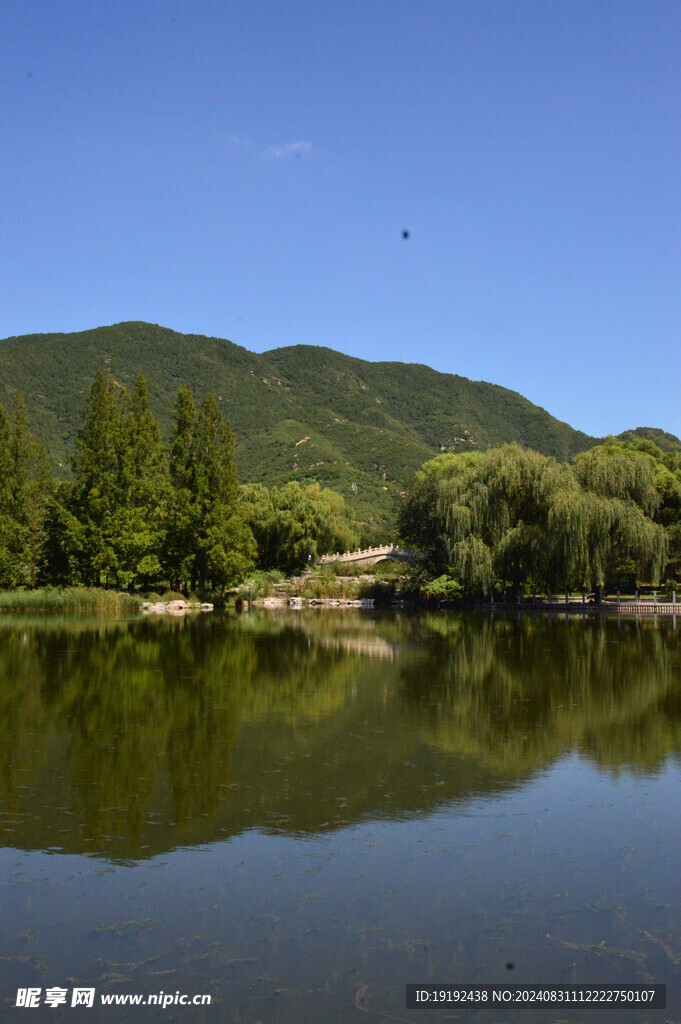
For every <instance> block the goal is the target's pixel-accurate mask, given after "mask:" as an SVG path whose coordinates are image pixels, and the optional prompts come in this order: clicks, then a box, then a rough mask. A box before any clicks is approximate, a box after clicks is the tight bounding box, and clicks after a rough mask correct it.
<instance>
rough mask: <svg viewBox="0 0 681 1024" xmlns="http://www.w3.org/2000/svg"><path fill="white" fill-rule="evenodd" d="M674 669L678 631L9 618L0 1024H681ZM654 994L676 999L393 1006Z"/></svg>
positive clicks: (321, 615) (318, 615)
mask: <svg viewBox="0 0 681 1024" xmlns="http://www.w3.org/2000/svg"><path fill="white" fill-rule="evenodd" d="M680 654H681V625H680V628H679V630H678V631H677V630H675V629H674V628H673V624H672V623H671V622H670V621H662V620H660V621H659V622H658V623H653V622H650V623H641V624H637V623H636V622H635V621H625V620H622V621H621V622H618V621H617V620H605V621H603V622H598V621H586V622H584V621H581V620H571V621H569V622H566V621H564V620H558V619H556V620H554V621H549V620H547V619H544V618H536V619H532V618H530V617H527V618H524V619H523V620H522V621H521V620H518V619H508V620H506V621H504V620H502V619H496V620H494V621H492V620H491V619H490V618H487V617H483V616H469V617H466V616H460V615H455V614H445V613H442V614H439V613H438V614H431V615H400V614H386V615H378V614H376V615H374V614H371V613H364V612H360V613H356V612H353V611H345V612H342V613H333V612H329V611H320V612H315V611H309V612H303V613H298V614H293V613H291V614H288V613H286V614H283V613H282V614H281V615H277V614H271V615H265V614H257V613H249V614H247V615H244V616H243V617H242V618H240V619H228V618H225V619H222V618H219V617H213V616H205V617H203V618H201V619H192V620H184V621H155V622H152V621H148V620H147V621H135V622H120V621H119V622H92V621H82V620H81V621H74V620H73V619H70V620H65V619H64V620H62V619H51V620H42V619H41V620H36V619H35V618H33V619H28V618H18V617H13V618H9V617H5V618H3V619H2V620H0V1015H3V1014H4V1017H5V1018H6V1019H8V1020H20V1019H24V1017H23V1016H22V1014H24V1016H25V1011H24V1010H22V1009H15V1008H13V1004H14V1001H15V997H16V991H17V988H18V987H20V986H23V987H26V986H35V987H40V988H42V990H43V992H44V990H45V989H46V988H48V987H52V986H57V985H59V986H62V987H64V988H67V989H69V990H70V989H71V987H72V986H74V985H82V986H91V987H92V986H94V987H95V988H96V990H97V999H99V995H100V994H101V993H125V992H130V993H141V994H143V995H149V994H152V993H159V992H161V991H163V992H165V993H175V992H176V991H179V992H181V993H186V994H189V995H194V994H196V993H209V994H211V995H212V997H213V1004H212V1006H210V1007H207V1008H203V1009H200V1008H191V1009H188V1008H182V1007H173V1008H167V1009H165V1010H161V1009H158V1008H155V1007H145V1008H134V1009H127V1010H126V1009H124V1008H122V1007H119V1008H117V1009H110V1008H103V1007H101V1006H100V1007H99V1008H97V1005H95V1008H93V1009H91V1010H84V1009H80V1008H79V1009H75V1008H74V1009H71V1008H70V1007H66V1008H65V1007H63V1006H62V1007H59V1008H57V1009H56V1010H53V1009H51V1008H49V1007H45V1006H43V1007H41V1008H39V1009H37V1010H34V1011H33V1015H34V1016H35V1015H37V1016H38V1017H40V1018H41V1019H43V1018H44V1017H45V1016H46V1015H47V1016H49V1015H51V1014H54V1016H55V1018H57V1017H61V1018H64V1017H68V1018H69V1019H71V1018H72V1016H73V1015H76V1016H78V1015H81V1016H83V1018H84V1019H85V1018H87V1020H89V1021H99V1020H102V1021H110V1022H111V1021H113V1020H125V1021H145V1022H146V1021H149V1022H152V1021H157V1020H159V1021H160V1020H163V1021H167V1022H170V1021H175V1020H181V1021H192V1022H193V1021H199V1022H201V1021H211V1022H212V1021H220V1022H231V1024H246V1022H249V1024H251V1022H252V1024H255V1022H257V1021H262V1022H282V1024H284V1022H286V1024H288V1022H293V1021H314V1022H317V1021H320V1022H321V1021H324V1022H340V1021H349V1022H369V1021H377V1022H378V1021H385V1022H389V1021H396V1020H398V1021H414V1020H419V1019H423V1018H424V1016H425V1017H426V1018H427V1019H428V1021H436V1020H439V1021H444V1020H448V1021H457V1020H461V1021H470V1022H471V1024H473V1022H475V1024H477V1022H480V1021H484V1022H490V1024H492V1022H497V1021H525V1020H528V1021H535V1022H537V1024H540V1022H547V1021H570V1022H578V1021H601V1020H603V1021H608V1022H610V1024H615V1022H616V1021H620V1020H625V1021H631V1022H639V1021H648V1020H650V1021H659V1022H663V1021H664V1022H666V1021H674V1022H678V1021H680V1020H681V872H680V867H681V856H680V854H679V851H680V849H681V813H680V808H681V801H680V799H679V797H680V794H681V785H680V783H681V777H680V776H681V772H680V760H679V753H680V751H681V672H680V669H681V657H680ZM509 964H512V965H513V967H512V969H511V968H509V967H508V966H507V965H509ZM653 981H654V982H666V984H667V1000H668V1001H667V1010H666V1011H651V1010H645V1009H631V1010H626V1011H616V1010H615V1011H612V1010H603V1011H599V1010H596V1009H591V1010H582V1009H579V1008H576V1009H564V1010H563V1011H562V1012H557V1011H556V1010H555V1009H554V1010H550V1009H549V1010H532V1011H527V1012H524V1011H522V1010H507V1009H499V1008H495V1009H491V1008H488V1009H485V1010H476V1009H475V1008H470V1009H456V1008H450V1009H449V1010H442V1011H440V1010H437V1011H407V1010H405V1009H404V1005H405V985H406V983H407V982H431V983H432V982H468V983H472V982H515V983H518V982H528V983H530V982H532V983H534V982H544V983H548V982H551V983H563V982H587V983H599V982H600V983H604V982H609V983H612V982H617V983H624V982H640V983H648V982H653ZM69 999H70V992H69Z"/></svg>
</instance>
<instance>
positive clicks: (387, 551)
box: [319, 544, 416, 564]
mask: <svg viewBox="0 0 681 1024" xmlns="http://www.w3.org/2000/svg"><path fill="white" fill-rule="evenodd" d="M393 554H395V555H403V556H404V557H405V558H412V557H415V555H416V553H415V552H413V551H410V550H409V548H403V547H400V546H399V545H398V544H380V545H378V547H370V548H358V549H357V551H343V552H336V554H334V555H322V556H321V558H320V559H319V561H320V563H324V564H328V563H329V562H359V561H361V560H362V559H365V558H367V559H368V558H381V557H384V556H387V555H393Z"/></svg>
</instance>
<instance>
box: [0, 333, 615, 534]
mask: <svg viewBox="0 0 681 1024" xmlns="http://www.w3.org/2000/svg"><path fill="white" fill-rule="evenodd" d="M97 370H105V371H109V372H110V373H112V374H113V376H114V378H115V379H116V380H117V381H119V382H121V383H126V384H128V385H130V384H132V382H133V381H134V379H135V377H136V376H137V374H139V373H142V374H144V376H145V377H146V380H147V383H148V385H149V392H150V396H151V404H152V408H153V410H154V413H155V414H156V416H157V417H158V419H159V422H160V424H161V429H162V431H163V433H164V435H165V436H166V437H167V436H168V432H169V428H170V422H171V407H172V403H173V399H174V397H175V394H176V392H177V389H178V387H179V386H180V385H181V384H188V385H189V386H190V387H191V388H192V389H193V390H194V392H195V394H196V395H197V397H199V398H200V397H201V395H202V394H203V393H205V392H206V391H212V392H213V393H214V394H215V395H216V396H217V397H218V400H219V402H221V403H222V408H223V411H224V413H225V415H226V416H227V417H228V418H229V420H230V422H231V424H232V427H233V429H234V432H235V435H236V439H237V446H236V462H237V469H238V472H239V479H240V480H241V481H262V482H264V483H266V484H269V485H272V484H279V483H282V482H283V481H286V480H289V479H298V480H301V481H311V480H317V481H319V482H320V483H321V484H322V485H324V486H329V487H333V488H335V489H337V490H339V491H341V492H342V493H343V494H344V495H345V497H346V500H347V501H348V502H349V503H351V504H354V505H355V506H356V510H357V512H358V514H359V515H360V517H368V515H369V514H370V511H371V510H374V512H378V513H379V515H389V513H390V509H391V507H392V505H393V502H394V498H395V495H396V494H397V492H398V490H399V487H400V484H401V483H402V481H403V480H404V479H405V478H406V477H407V476H408V475H409V474H410V473H411V472H413V471H414V470H416V469H417V468H418V467H419V466H420V465H421V463H422V462H423V461H424V460H425V459H428V458H431V457H432V456H433V455H435V454H437V453H439V452H442V451H460V450H467V449H470V448H487V447H489V446H490V445H495V444H501V443H503V442H507V441H518V442H519V443H521V444H523V445H526V446H528V447H531V448H535V449H537V450H538V451H541V452H545V453H546V454H548V455H554V456H556V457H557V458H558V459H567V458H570V457H572V456H573V455H575V454H576V453H577V452H579V451H582V450H584V449H585V448H588V447H590V446H591V445H593V444H594V443H595V440H596V439H595V438H591V437H589V436H588V435H586V434H583V433H581V432H580V431H577V430H573V429H572V427H570V426H568V424H566V423H561V422H560V421H559V420H557V419H555V418H554V417H553V416H550V415H549V414H548V413H547V412H546V411H545V410H544V409H540V408H539V407H538V406H536V405H533V404H532V403H531V402H529V401H528V400H527V399H525V398H523V397H522V396H521V395H519V394H517V393H516V392H513V391H508V390H507V389H506V388H502V387H499V386H497V385H494V384H486V383H484V382H482V381H471V380H467V379H466V378H465V377H459V376H455V375H452V374H445V373H438V372H437V371H435V370H432V369H430V368H429V367H427V366H422V365H417V364H404V363H370V362H367V361H365V360H363V359H355V358H352V357H350V356H345V355H342V354H341V353H340V352H334V351H332V350H331V349H327V348H317V347H313V346H305V345H296V346H293V347H289V348H281V349H274V350H273V351H271V352H265V353H263V354H261V355H258V354H256V353H253V352H249V351H248V350H247V349H245V348H242V347H241V346H239V345H235V344H233V343H232V342H229V341H224V340H222V339H219V338H206V337H202V336H197V335H185V334H178V333H177V332H175V331H171V330H168V329H167V328H163V327H158V326H156V325H154V324H146V323H136V322H132V323H121V324H115V325H113V326H111V327H99V328H96V329H95V330H90V331H81V332H79V333H74V334H32V335H24V336H22V337H15V338H7V339H5V340H4V341H0V403H1V404H2V405H4V407H5V408H6V409H8V410H9V409H10V408H11V404H12V400H13V396H14V394H15V393H16V392H17V391H22V392H23V394H24V397H25V399H26V404H27V406H28V410H29V416H30V421H31V427H32V429H33V431H34V433H35V435H36V437H37V438H38V439H39V440H40V441H41V442H42V443H43V444H44V445H45V446H46V448H47V450H48V452H49V454H50V457H51V459H52V461H53V464H54V467H55V471H56V472H57V473H58V474H59V475H61V476H66V477H67V476H68V475H69V459H70V455H71V453H72V452H73V446H74V439H75V435H76V431H77V429H78V423H79V417H78V412H79V409H80V408H81V407H82V406H83V404H84V401H85V398H86V396H87V394H88V392H89V389H90V385H91V383H92V379H93V377H94V374H95V372H96V371H97ZM353 484H355V485H356V490H355V489H354V488H353Z"/></svg>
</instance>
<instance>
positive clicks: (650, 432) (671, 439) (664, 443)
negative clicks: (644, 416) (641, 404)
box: [617, 427, 681, 452]
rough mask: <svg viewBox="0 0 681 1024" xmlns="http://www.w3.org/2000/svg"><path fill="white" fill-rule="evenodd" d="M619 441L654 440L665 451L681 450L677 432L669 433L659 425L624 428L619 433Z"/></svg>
mask: <svg viewBox="0 0 681 1024" xmlns="http://www.w3.org/2000/svg"><path fill="white" fill-rule="evenodd" d="M617 439H618V441H652V442H653V444H656V445H657V447H658V448H659V449H660V450H661V451H663V452H681V440H679V438H678V437H677V436H676V434H668V433H667V431H666V430H660V429H659V427H636V429H635V430H623V431H622V433H621V434H618V435H617Z"/></svg>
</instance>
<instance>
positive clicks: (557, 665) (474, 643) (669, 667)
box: [401, 615, 681, 777]
mask: <svg viewBox="0 0 681 1024" xmlns="http://www.w3.org/2000/svg"><path fill="white" fill-rule="evenodd" d="M651 626H652V624H650V625H644V626H641V625H640V624H639V625H637V624H636V623H635V622H632V621H621V622H620V623H619V624H618V623H617V622H616V621H615V620H605V621H603V622H602V623H599V622H591V621H587V622H584V621H578V620H577V621H576V620H570V621H569V622H565V621H563V620H562V619H561V620H558V619H551V618H547V617H544V616H537V617H536V618H534V619H533V618H528V617H522V618H520V619H517V618H515V619H508V620H506V621H503V620H498V619H497V620H496V621H494V622H493V621H492V620H491V619H490V618H486V617H477V618H474V617H449V616H445V615H442V616H432V617H430V619H429V620H428V628H429V631H430V633H431V637H432V640H431V642H430V643H429V644H428V645H427V646H426V647H425V648H424V652H425V653H424V658H423V660H422V662H421V663H412V664H408V663H407V664H405V666H404V668H403V670H402V673H401V685H402V689H403V693H404V697H405V703H406V706H407V707H408V708H409V709H410V713H411V714H413V715H415V716H416V718H417V719H418V721H419V723H420V726H421V728H422V730H423V732H424V735H425V736H426V737H427V738H428V740H429V742H431V743H434V744H436V745H437V746H438V747H440V748H441V749H445V750H449V751H452V752H455V753H457V754H465V755H467V756H472V757H477V758H479V759H481V760H483V761H484V762H485V763H487V764H489V765H492V766H494V767H496V768H499V769H501V770H503V771H504V772H505V773H508V774H509V775H511V776H516V777H518V776H522V775H523V774H525V773H527V772H529V771H532V770H533V769H536V768H538V767H541V766H543V765H547V764H549V763H551V762H552V761H554V760H555V759H556V758H557V757H559V756H561V755H564V754H566V753H568V752H570V751H572V750H578V751H579V752H580V753H581V754H582V755H584V756H586V757H588V758H591V759H593V760H594V761H595V762H596V763H598V764H599V765H601V766H609V767H612V768H624V769H626V768H631V769H634V770H649V769H652V768H655V767H657V766H659V765H661V764H662V763H663V762H664V761H665V760H666V758H667V757H669V755H670V754H677V753H678V752H679V750H680V749H681V698H680V696H679V690H678V667H679V658H678V650H677V648H676V646H675V645H670V643H669V641H668V636H667V633H666V631H665V630H656V629H654V628H650V627H651Z"/></svg>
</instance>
